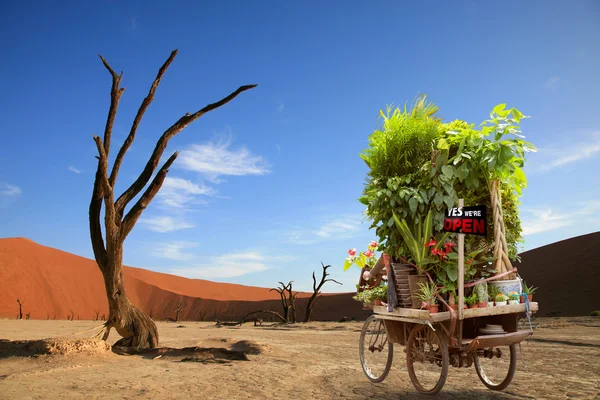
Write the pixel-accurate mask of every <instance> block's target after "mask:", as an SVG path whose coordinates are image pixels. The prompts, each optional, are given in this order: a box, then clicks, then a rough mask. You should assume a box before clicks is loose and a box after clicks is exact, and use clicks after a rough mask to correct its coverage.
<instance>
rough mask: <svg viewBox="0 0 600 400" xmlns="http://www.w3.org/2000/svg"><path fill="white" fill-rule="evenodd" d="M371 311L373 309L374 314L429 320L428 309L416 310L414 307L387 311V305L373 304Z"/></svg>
mask: <svg viewBox="0 0 600 400" xmlns="http://www.w3.org/2000/svg"><path fill="white" fill-rule="evenodd" d="M373 311H375V313H376V314H384V315H395V316H397V317H407V318H418V319H426V320H429V311H427V310H417V309H416V308H396V309H395V310H394V311H392V312H388V310H387V307H385V306H375V307H373Z"/></svg>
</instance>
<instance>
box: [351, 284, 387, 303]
mask: <svg viewBox="0 0 600 400" xmlns="http://www.w3.org/2000/svg"><path fill="white" fill-rule="evenodd" d="M356 289H357V293H356V295H354V296H353V297H352V298H353V299H354V300H356V301H360V302H362V303H372V302H373V301H375V300H382V301H385V300H387V290H388V288H387V283H385V282H381V284H380V285H379V286H376V287H374V288H369V286H360V287H359V286H358V285H356ZM360 289H362V290H360ZM358 290H360V291H358Z"/></svg>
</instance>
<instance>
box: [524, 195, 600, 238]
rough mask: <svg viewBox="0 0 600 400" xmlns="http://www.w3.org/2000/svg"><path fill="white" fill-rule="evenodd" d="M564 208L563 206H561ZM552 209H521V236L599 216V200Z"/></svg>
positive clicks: (551, 229)
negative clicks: (557, 209)
mask: <svg viewBox="0 0 600 400" xmlns="http://www.w3.org/2000/svg"><path fill="white" fill-rule="evenodd" d="M562 209H565V208H561V210H562ZM561 210H559V211H554V210H553V209H552V208H550V207H548V208H534V209H523V213H524V214H528V215H529V216H526V215H524V217H523V236H530V235H535V234H538V233H543V232H548V231H553V230H556V229H559V228H564V227H567V226H573V225H577V224H579V223H580V222H581V220H582V218H586V219H589V218H590V217H592V218H593V217H594V216H596V217H600V200H590V201H587V202H585V203H580V204H577V205H574V206H570V207H567V208H566V210H568V211H561Z"/></svg>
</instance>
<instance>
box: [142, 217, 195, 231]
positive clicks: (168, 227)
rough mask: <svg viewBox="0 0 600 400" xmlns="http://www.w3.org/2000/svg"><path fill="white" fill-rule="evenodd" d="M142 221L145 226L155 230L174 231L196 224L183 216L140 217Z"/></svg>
mask: <svg viewBox="0 0 600 400" xmlns="http://www.w3.org/2000/svg"><path fill="white" fill-rule="evenodd" d="M139 221H140V223H141V224H143V225H145V227H146V228H147V229H149V230H151V231H154V232H161V233H165V232H173V231H178V230H181V229H188V228H193V227H194V226H195V225H194V224H191V223H189V222H186V221H184V220H182V219H181V218H178V219H175V218H173V217H168V216H158V217H150V218H140V220H139Z"/></svg>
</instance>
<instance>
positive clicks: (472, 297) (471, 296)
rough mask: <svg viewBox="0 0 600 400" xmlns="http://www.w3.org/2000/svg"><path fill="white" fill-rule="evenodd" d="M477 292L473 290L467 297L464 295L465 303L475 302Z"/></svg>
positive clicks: (473, 303) (469, 304) (472, 303)
mask: <svg viewBox="0 0 600 400" xmlns="http://www.w3.org/2000/svg"><path fill="white" fill-rule="evenodd" d="M477 300H478V298H477V293H475V292H473V293H472V294H471V295H470V296H469V297H465V303H467V305H468V306H474V305H475V304H477Z"/></svg>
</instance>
